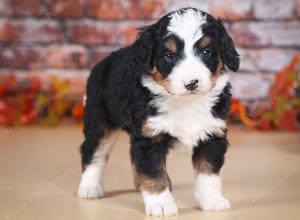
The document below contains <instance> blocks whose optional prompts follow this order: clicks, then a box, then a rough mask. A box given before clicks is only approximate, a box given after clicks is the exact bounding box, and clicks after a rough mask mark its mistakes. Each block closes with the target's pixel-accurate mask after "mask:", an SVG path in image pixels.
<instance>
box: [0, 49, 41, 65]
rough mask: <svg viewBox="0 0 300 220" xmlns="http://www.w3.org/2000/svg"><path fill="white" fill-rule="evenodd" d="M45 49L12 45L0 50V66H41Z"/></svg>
mask: <svg viewBox="0 0 300 220" xmlns="http://www.w3.org/2000/svg"><path fill="white" fill-rule="evenodd" d="M45 54H46V53H45V49H43V48H37V47H34V48H27V47H12V48H5V49H3V50H1V51H0V66H3V67H13V68H30V69H36V68H43V67H44V61H45Z"/></svg>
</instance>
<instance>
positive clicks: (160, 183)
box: [135, 173, 171, 194]
mask: <svg viewBox="0 0 300 220" xmlns="http://www.w3.org/2000/svg"><path fill="white" fill-rule="evenodd" d="M135 179H136V180H135V182H136V183H137V186H138V187H139V189H140V190H144V191H147V192H148V193H152V194H154V193H161V192H162V191H164V190H165V189H166V188H167V187H169V188H170V189H171V181H170V179H169V176H168V175H167V173H163V174H162V175H161V176H160V177H158V178H155V179H153V178H151V177H148V176H146V175H144V174H137V175H136V177H135Z"/></svg>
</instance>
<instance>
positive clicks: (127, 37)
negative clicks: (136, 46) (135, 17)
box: [120, 25, 140, 45]
mask: <svg viewBox="0 0 300 220" xmlns="http://www.w3.org/2000/svg"><path fill="white" fill-rule="evenodd" d="M139 27H140V25H124V26H123V27H122V28H121V36H122V37H121V40H120V43H121V44H123V45H129V44H132V43H133V42H134V41H135V40H136V39H137V35H138V28H139Z"/></svg>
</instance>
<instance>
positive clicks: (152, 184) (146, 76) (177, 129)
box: [78, 8, 239, 216]
mask: <svg viewBox="0 0 300 220" xmlns="http://www.w3.org/2000/svg"><path fill="white" fill-rule="evenodd" d="M238 67H239V55H238V53H237V52H236V50H235V47H234V43H233V41H232V39H231V38H230V36H229V35H228V33H227V31H226V30H225V28H224V26H223V24H222V22H221V21H220V20H216V19H214V18H213V17H212V16H211V15H209V14H207V13H205V12H203V11H201V10H198V9H195V8H184V9H181V10H178V11H175V12H171V13H169V14H167V15H166V16H164V17H162V18H161V19H160V20H159V21H158V22H157V23H155V24H153V25H149V26H146V27H143V28H141V30H140V34H139V37H138V39H137V40H136V41H135V42H134V43H133V44H132V45H130V46H128V47H126V48H122V49H120V50H118V51H116V52H113V53H112V54H111V55H110V56H108V57H107V58H105V59H104V60H103V61H101V62H100V63H98V64H97V65H96V66H95V67H94V68H93V69H92V72H91V74H90V76H89V79H88V85H87V99H86V106H85V114H84V135H85V140H84V142H83V144H82V146H81V156H82V167H83V173H82V179H81V182H80V185H79V189H78V197H80V198H86V199H95V198H99V197H102V196H103V195H104V191H103V187H102V180H103V169H104V166H105V163H106V161H107V158H108V154H109V152H110V150H111V146H112V144H113V142H114V139H115V137H116V131H117V130H124V131H126V132H127V133H128V134H129V135H130V142H131V159H132V165H133V166H134V172H135V183H136V186H137V187H138V188H139V189H140V190H141V192H142V196H143V199H144V203H145V211H146V214H147V215H153V216H170V215H176V214H177V212H178V211H177V206H176V204H175V201H174V198H173V196H172V193H171V181H170V179H169V177H168V174H167V172H166V156H167V153H168V151H169V149H170V148H172V145H173V144H174V143H175V142H177V141H179V142H181V143H182V144H184V145H185V146H186V148H187V149H188V150H189V151H190V152H191V153H192V163H193V167H194V170H195V175H196V177H195V197H196V200H197V202H198V204H199V207H200V208H201V209H202V210H207V211H219V210H225V209H228V208H230V203H229V201H228V200H227V199H225V198H224V197H223V195H222V193H221V180H220V177H219V175H218V174H219V171H220V169H221V167H222V165H223V163H224V154H225V152H226V149H227V146H228V141H227V138H226V131H227V127H226V117H227V114H228V111H229V108H230V102H231V93H230V83H229V79H228V74H227V73H226V70H227V69H230V70H232V71H237V70H238Z"/></svg>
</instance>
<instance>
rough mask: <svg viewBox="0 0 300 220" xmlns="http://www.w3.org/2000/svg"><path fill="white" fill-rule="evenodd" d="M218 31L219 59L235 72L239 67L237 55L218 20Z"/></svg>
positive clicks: (221, 23) (231, 41) (230, 39)
mask: <svg viewBox="0 0 300 220" xmlns="http://www.w3.org/2000/svg"><path fill="white" fill-rule="evenodd" d="M217 22H218V30H219V34H220V38H221V57H222V60H223V62H224V64H225V65H226V66H227V67H228V68H229V69H230V70H232V71H234V72H236V71H237V70H238V69H239V66H240V58H239V54H238V52H237V51H236V49H235V46H234V42H233V40H232V38H231V37H230V36H229V34H228V32H227V31H226V29H225V27H224V25H223V22H222V21H221V20H218V21H217Z"/></svg>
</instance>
